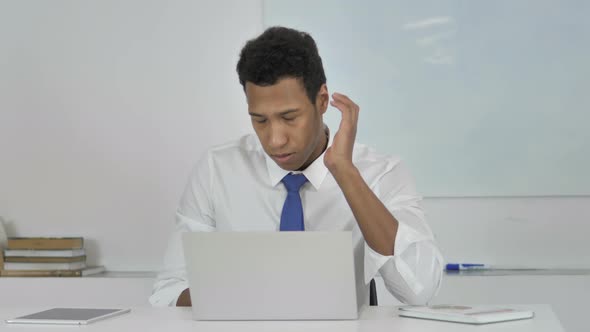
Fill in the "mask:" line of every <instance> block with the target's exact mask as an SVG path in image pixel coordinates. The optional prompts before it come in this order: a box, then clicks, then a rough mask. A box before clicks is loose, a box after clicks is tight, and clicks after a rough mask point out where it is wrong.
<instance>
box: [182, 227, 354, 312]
mask: <svg viewBox="0 0 590 332" xmlns="http://www.w3.org/2000/svg"><path fill="white" fill-rule="evenodd" d="M182 240H183V249H184V256H185V260H186V267H187V273H188V283H189V288H190V295H191V300H192V310H193V318H194V319H196V320H330V319H343V320H344V319H357V318H358V306H357V297H356V287H355V274H354V262H353V251H352V234H351V232H212V233H208V232H189V233H184V234H183V237H182Z"/></svg>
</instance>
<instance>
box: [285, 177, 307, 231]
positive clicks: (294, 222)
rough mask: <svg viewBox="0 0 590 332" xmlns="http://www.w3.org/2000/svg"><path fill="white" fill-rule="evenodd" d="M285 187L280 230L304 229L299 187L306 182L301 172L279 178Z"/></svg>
mask: <svg viewBox="0 0 590 332" xmlns="http://www.w3.org/2000/svg"><path fill="white" fill-rule="evenodd" d="M281 181H282V182H283V184H284V185H285V188H287V199H285V204H284V205H283V212H282V213H281V228H280V229H281V231H304V230H305V227H304V226H303V205H301V196H299V188H301V186H303V184H305V182H307V178H306V177H305V175H303V174H291V173H289V174H287V175H285V177H284V178H283V179H282V180H281Z"/></svg>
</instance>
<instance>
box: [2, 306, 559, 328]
mask: <svg viewBox="0 0 590 332" xmlns="http://www.w3.org/2000/svg"><path fill="white" fill-rule="evenodd" d="M525 307H527V308H531V309H533V310H534V311H535V314H536V317H535V318H533V319H528V320H522V321H514V322H506V323H497V324H489V325H484V326H472V325H465V324H457V323H447V322H435V321H428V320H420V319H413V318H402V317H398V316H397V308H396V307H369V308H367V309H366V310H364V311H363V313H362V314H361V318H360V319H359V320H356V321H250V322H198V321H193V320H192V319H191V312H190V308H151V307H141V308H133V309H132V311H131V313H129V314H125V315H123V316H119V317H115V318H111V319H108V320H104V321H99V322H96V323H93V324H90V325H87V326H82V327H80V328H76V327H72V326H51V327H47V326H44V327H45V328H40V327H41V326H30V325H28V326H27V325H7V324H6V323H4V320H6V319H8V318H14V317H16V316H21V315H25V314H30V313H33V312H35V311H39V310H44V309H47V308H39V307H20V308H6V307H4V308H0V319H1V320H2V322H1V323H0V324H1V325H0V331H13V332H14V331H22V332H26V331H35V332H39V331H44V330H49V331H52V332H59V331H67V332H72V331H73V330H72V328H74V329H75V330H76V331H80V330H84V331H103V332H110V331H142V332H143V331H158V332H162V331H174V332H181V331H191V332H194V331H213V332H215V331H220V332H228V331H239V332H249V331H252V332H265V331H273V332H274V331H281V332H289V331H322V332H324V331H328V332H329V331H334V332H349V331H350V332H352V331H354V332H362V331H370V332H380V331H384V332H393V331H395V332H405V331H411V332H434V331H436V332H461V331H465V332H469V331H477V332H517V331H518V332H560V331H563V329H562V328H561V325H560V324H559V321H558V320H557V318H556V316H555V314H554V313H553V311H552V310H551V307H550V306H549V305H527V306H525Z"/></svg>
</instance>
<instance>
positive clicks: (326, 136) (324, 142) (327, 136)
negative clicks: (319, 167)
mask: <svg viewBox="0 0 590 332" xmlns="http://www.w3.org/2000/svg"><path fill="white" fill-rule="evenodd" d="M323 132H324V135H321V136H320V141H319V143H318V145H317V147H316V151H314V153H313V157H312V158H309V160H308V161H307V162H306V163H305V164H303V166H301V168H299V169H298V170H297V171H303V170H304V169H306V168H307V167H308V166H309V165H311V164H312V163H313V162H314V161H315V160H316V159H318V157H319V156H321V155H322V153H324V151H326V149H327V148H328V143H329V141H330V130H329V129H328V127H326V126H324V128H323ZM320 147H321V149H320Z"/></svg>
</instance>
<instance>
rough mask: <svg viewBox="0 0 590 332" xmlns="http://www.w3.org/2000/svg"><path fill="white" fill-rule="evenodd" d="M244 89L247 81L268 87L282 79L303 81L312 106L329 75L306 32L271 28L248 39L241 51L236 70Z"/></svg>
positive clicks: (313, 42)
mask: <svg viewBox="0 0 590 332" xmlns="http://www.w3.org/2000/svg"><path fill="white" fill-rule="evenodd" d="M236 70H237V72H238V77H239V78H240V84H242V87H243V88H244V90H245V89H246V82H251V83H254V84H256V85H260V86H269V85H273V84H275V83H277V81H279V80H280V79H283V78H286V77H293V78H298V79H301V81H302V82H303V87H304V88H305V92H306V93H307V96H308V97H309V100H310V101H311V102H312V104H314V103H315V100H316V96H317V94H318V92H319V91H320V88H321V86H322V84H324V83H326V74H325V73H324V67H323V66H322V58H320V55H319V53H318V48H317V46H316V44H315V41H314V40H313V38H312V37H311V36H310V35H309V34H308V33H306V32H302V31H298V30H295V29H290V28H285V27H271V28H268V29H266V30H265V31H264V32H263V33H262V34H261V35H260V36H258V37H256V38H254V39H252V40H249V41H248V42H247V43H246V45H245V46H244V48H242V51H241V52H240V60H239V61H238V65H237V68H236Z"/></svg>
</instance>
